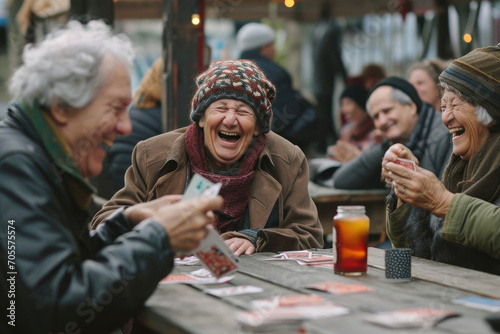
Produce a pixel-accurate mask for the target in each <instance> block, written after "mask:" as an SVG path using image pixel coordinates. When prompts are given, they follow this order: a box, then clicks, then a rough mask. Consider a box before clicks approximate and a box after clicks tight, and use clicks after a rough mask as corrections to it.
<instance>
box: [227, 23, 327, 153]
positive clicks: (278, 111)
mask: <svg viewBox="0 0 500 334" xmlns="http://www.w3.org/2000/svg"><path fill="white" fill-rule="evenodd" d="M274 39H275V34H274V31H273V29H272V28H271V27H269V26H267V25H265V24H262V23H255V22H251V23H247V24H245V25H244V26H243V27H242V28H241V29H240V30H239V31H238V34H237V36H236V41H237V44H238V49H239V50H240V52H241V53H240V59H248V60H251V61H253V62H255V63H256V64H257V66H258V67H259V68H260V69H262V71H263V72H264V74H265V75H266V76H267V78H268V79H269V80H270V81H271V82H272V83H273V85H274V86H275V87H276V91H277V92H278V94H277V95H276V99H275V100H274V102H273V123H272V130H273V131H274V132H276V133H277V134H279V135H280V136H282V137H284V138H285V139H288V140H289V141H290V142H292V143H293V144H295V145H298V146H299V147H300V148H301V149H302V150H304V151H307V150H308V148H309V147H310V146H311V144H312V143H313V142H315V141H317V140H318V139H319V138H320V133H319V131H318V129H319V127H320V126H322V124H321V123H320V122H319V120H318V114H317V111H316V109H315V107H314V106H313V105H312V104H311V103H310V102H309V101H308V100H307V99H306V98H304V97H303V96H302V94H301V93H300V92H299V91H297V90H295V89H294V88H293V84H292V78H291V76H290V73H288V71H287V70H286V69H285V68H283V67H282V66H280V65H278V64H277V63H276V62H275V61H274V57H275V53H276V50H275V43H274Z"/></svg>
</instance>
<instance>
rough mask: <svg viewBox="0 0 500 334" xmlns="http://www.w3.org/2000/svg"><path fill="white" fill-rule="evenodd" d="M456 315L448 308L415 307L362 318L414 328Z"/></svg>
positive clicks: (377, 322) (378, 323)
mask: <svg viewBox="0 0 500 334" xmlns="http://www.w3.org/2000/svg"><path fill="white" fill-rule="evenodd" d="M458 315H459V314H458V313H455V312H452V311H448V310H441V309H431V308H425V307H415V308H409V309H403V310H396V311H390V312H380V313H377V314H374V315H369V316H366V317H365V318H364V320H365V321H368V322H371V323H374V324H377V325H381V326H384V327H389V328H414V327H430V326H434V325H435V324H437V323H438V322H440V321H443V320H444V319H447V318H450V317H456V316H458Z"/></svg>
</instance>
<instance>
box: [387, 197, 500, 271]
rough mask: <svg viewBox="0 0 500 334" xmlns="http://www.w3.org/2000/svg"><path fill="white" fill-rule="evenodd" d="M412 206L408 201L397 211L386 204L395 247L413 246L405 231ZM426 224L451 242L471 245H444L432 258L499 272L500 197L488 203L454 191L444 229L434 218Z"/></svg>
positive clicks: (388, 222) (390, 232)
mask: <svg viewBox="0 0 500 334" xmlns="http://www.w3.org/2000/svg"><path fill="white" fill-rule="evenodd" d="M410 208H411V207H410V205H408V204H403V205H401V206H400V207H399V208H397V209H396V210H394V211H392V210H391V209H390V206H388V207H387V216H386V219H387V220H386V227H387V235H388V237H389V239H390V240H391V242H392V245H393V247H395V248H404V247H412V248H413V246H411V245H412V240H407V239H408V233H407V232H406V231H405V227H406V228H407V224H406V221H407V219H408V214H409V210H410ZM427 224H430V225H431V226H430V229H429V230H430V231H432V230H434V232H431V233H437V235H440V237H441V238H442V239H443V240H445V241H447V242H450V243H451V244H455V245H457V246H458V245H461V246H465V247H467V249H469V250H468V251H466V250H465V249H464V248H458V247H454V248H449V249H448V250H445V249H444V248H443V249H441V251H440V254H439V255H438V256H437V257H436V256H432V257H431V258H432V259H434V260H437V261H441V262H447V263H451V264H455V265H460V266H465V267H468V268H472V269H477V270H482V271H486V272H490V273H495V274H497V275H498V274H500V199H497V201H496V202H495V203H489V202H487V201H484V200H481V199H478V198H475V197H471V196H468V195H465V194H460V193H458V194H455V195H454V196H453V198H452V200H451V203H450V206H449V207H448V211H447V213H446V217H445V219H444V221H443V224H442V229H441V228H440V227H438V226H433V222H432V220H431V222H430V223H427ZM434 238H436V236H434ZM427 239H430V238H427ZM441 245H442V244H441ZM419 246H421V245H419ZM445 247H447V246H445ZM454 252H460V253H457V254H455V253H454ZM480 254H483V256H481V255H480ZM416 255H417V256H423V255H422V254H416ZM424 257H425V256H424ZM488 258H489V260H488Z"/></svg>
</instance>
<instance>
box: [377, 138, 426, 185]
mask: <svg viewBox="0 0 500 334" xmlns="http://www.w3.org/2000/svg"><path fill="white" fill-rule="evenodd" d="M398 160H399V162H398ZM389 162H393V163H396V164H399V165H403V166H405V167H409V168H411V166H413V168H411V169H413V170H416V168H417V166H418V159H417V158H415V156H414V155H413V153H412V152H411V151H410V149H408V148H407V147H405V146H404V145H403V144H394V145H392V146H391V147H389V149H388V150H387V151H386V152H385V154H384V158H383V160H382V180H384V181H385V183H386V185H387V187H389V188H393V186H394V178H393V177H394V175H393V173H391V172H390V171H389V170H387V168H386V166H387V164H388V163H389Z"/></svg>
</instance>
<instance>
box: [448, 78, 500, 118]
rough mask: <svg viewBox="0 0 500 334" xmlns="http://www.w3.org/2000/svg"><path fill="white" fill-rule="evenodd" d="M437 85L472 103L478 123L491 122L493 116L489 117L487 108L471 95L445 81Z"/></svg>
mask: <svg viewBox="0 0 500 334" xmlns="http://www.w3.org/2000/svg"><path fill="white" fill-rule="evenodd" d="M439 85H440V87H441V88H442V89H446V90H447V91H449V92H452V93H455V94H457V95H458V96H459V97H460V98H461V99H462V100H464V101H465V102H467V103H469V104H471V105H473V106H474V107H475V108H476V111H475V112H474V115H475V116H476V119H477V120H478V122H479V123H481V124H483V125H484V126H488V125H490V124H491V122H493V117H491V115H490V113H489V112H488V110H486V108H485V107H483V106H482V105H480V104H479V103H478V102H477V101H476V100H475V99H474V98H473V97H471V96H467V95H464V94H462V93H461V92H459V91H458V90H457V89H455V88H454V87H452V86H450V85H448V84H447V83H445V82H441V83H440V84H439Z"/></svg>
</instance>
